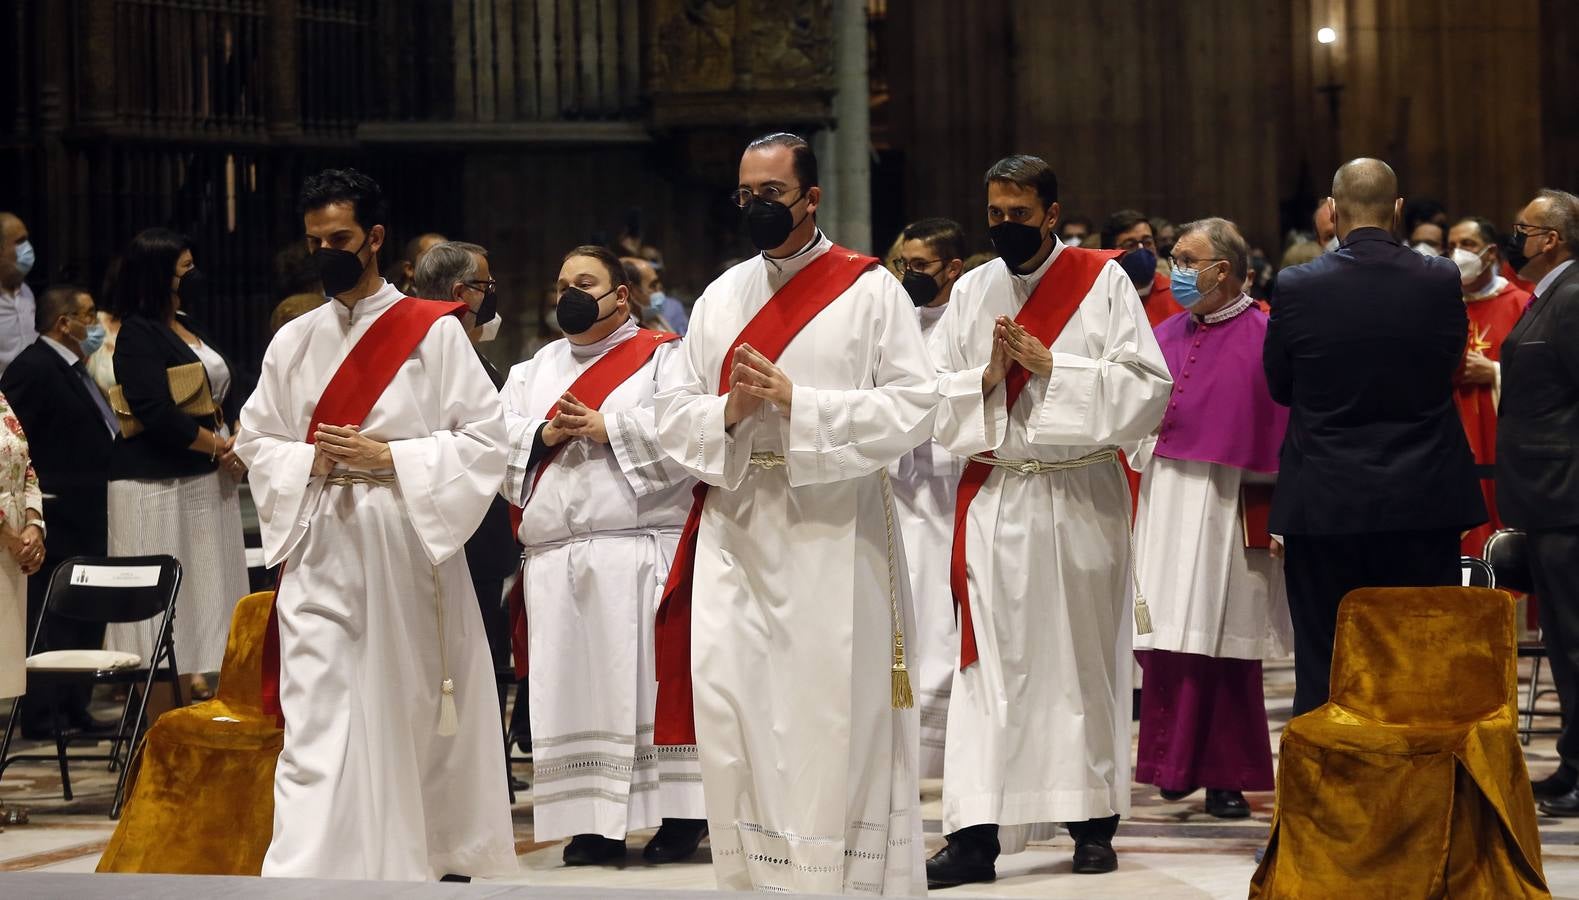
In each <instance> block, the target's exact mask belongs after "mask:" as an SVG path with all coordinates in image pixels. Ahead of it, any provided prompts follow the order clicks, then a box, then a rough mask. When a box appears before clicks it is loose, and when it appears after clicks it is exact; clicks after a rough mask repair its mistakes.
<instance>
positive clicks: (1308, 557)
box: [1283, 530, 1463, 716]
mask: <svg viewBox="0 0 1579 900" xmlns="http://www.w3.org/2000/svg"><path fill="white" fill-rule="evenodd" d="M1284 546H1285V547H1286V549H1287V552H1286V554H1285V556H1284V560H1283V577H1284V580H1285V582H1286V583H1287V585H1288V612H1289V616H1290V617H1291V618H1292V619H1293V622H1294V715H1296V716H1297V715H1299V714H1301V713H1307V712H1310V711H1311V710H1313V709H1315V708H1316V707H1318V706H1320V705H1322V704H1323V703H1326V702H1327V693H1328V690H1329V688H1330V685H1331V681H1332V643H1333V638H1334V636H1335V634H1336V632H1337V627H1338V603H1339V601H1341V600H1342V599H1343V597H1344V595H1345V594H1347V593H1349V592H1350V591H1352V590H1354V589H1356V588H1362V587H1441V586H1446V585H1458V584H1462V583H1463V576H1462V575H1461V574H1460V570H1459V562H1458V560H1459V537H1458V531H1457V530H1451V531H1389V532H1377V533H1374V534H1336V535H1304V534H1291V535H1288V536H1286V537H1285V539H1284Z"/></svg>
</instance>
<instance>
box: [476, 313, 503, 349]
mask: <svg viewBox="0 0 1579 900" xmlns="http://www.w3.org/2000/svg"><path fill="white" fill-rule="evenodd" d="M502 318H503V317H502V316H500V315H499V314H498V313H494V314H493V318H491V319H489V320H488V321H487V322H484V323H483V326H482V331H481V332H480V333H478V335H477V343H479V344H486V343H488V342H489V341H491V340H493V339H494V338H496V337H498V336H499V322H500V321H501V320H502Z"/></svg>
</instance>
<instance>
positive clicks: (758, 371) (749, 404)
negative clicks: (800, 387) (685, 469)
mask: <svg viewBox="0 0 1579 900" xmlns="http://www.w3.org/2000/svg"><path fill="white" fill-rule="evenodd" d="M794 399H795V384H794V382H792V381H790V380H789V376H788V375H785V374H784V370H783V369H780V368H779V367H778V366H775V365H774V364H773V362H772V360H770V359H768V358H767V357H766V356H763V355H762V354H761V353H759V352H757V349H756V348H755V347H753V346H751V345H750V344H741V345H740V346H739V347H736V348H735V356H734V365H733V366H732V367H731V368H730V370H729V399H727V400H725V401H724V426H725V427H726V428H728V427H733V426H734V424H735V423H737V422H739V421H740V420H741V419H744V418H745V417H746V416H749V415H751V414H752V413H755V412H756V411H757V410H758V409H759V408H761V406H762V401H764V400H766V401H768V402H769V403H772V404H773V405H774V406H775V407H777V409H778V411H779V415H782V416H786V417H787V416H789V414H790V403H791V402H792V401H793V400H794Z"/></svg>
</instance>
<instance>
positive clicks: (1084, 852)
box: [1075, 840, 1118, 875]
mask: <svg viewBox="0 0 1579 900" xmlns="http://www.w3.org/2000/svg"><path fill="white" fill-rule="evenodd" d="M1117 868H1118V854H1117V853H1115V852H1113V845H1112V844H1110V843H1108V842H1107V841H1100V840H1088V841H1082V842H1081V843H1078V844H1076V845H1075V874H1076V875H1106V874H1107V873H1108V872H1111V871H1113V870H1114V869H1117Z"/></svg>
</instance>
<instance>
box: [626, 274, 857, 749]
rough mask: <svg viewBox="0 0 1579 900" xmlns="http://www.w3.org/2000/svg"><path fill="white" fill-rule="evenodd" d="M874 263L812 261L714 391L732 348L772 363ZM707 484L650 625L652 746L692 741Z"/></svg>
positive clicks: (750, 326) (721, 389) (744, 334)
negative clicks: (654, 683) (696, 587)
mask: <svg viewBox="0 0 1579 900" xmlns="http://www.w3.org/2000/svg"><path fill="white" fill-rule="evenodd" d="M875 265H877V260H876V259H874V258H873V257H870V256H862V255H861V254H859V253H853V252H851V251H849V250H846V249H845V248H843V247H840V246H839V245H837V244H835V245H834V246H832V247H829V248H828V252H826V253H824V254H823V255H822V256H820V257H818V258H817V259H815V260H812V262H811V263H810V264H808V265H807V266H806V268H804V269H802V270H801V271H800V272H798V273H796V274H795V275H794V276H792V277H791V278H790V280H789V281H788V282H786V283H785V284H784V286H783V287H781V288H779V289H778V290H777V291H776V292H774V294H773V296H772V297H771V298H769V300H768V302H767V305H765V306H763V307H762V308H761V309H759V310H757V314H756V315H755V316H752V318H751V321H750V322H748V323H746V327H745V328H744V329H743V330H742V331H741V332H740V334H739V335H738V336H737V337H736V338H735V340H734V343H732V344H730V345H729V349H728V350H727V351H725V353H724V357H723V365H722V368H721V370H720V371H719V373H718V393H719V394H721V395H722V394H727V393H729V373H730V371H731V370H732V369H733V368H734V357H735V349H736V348H737V347H739V346H740V345H741V344H750V345H751V346H752V347H753V348H755V349H756V351H757V352H758V353H761V354H762V355H763V356H765V357H767V358H768V359H770V360H772V361H774V362H777V361H778V358H779V356H780V355H782V354H783V353H784V348H785V347H788V346H789V343H790V341H792V340H794V339H795V336H796V335H797V334H800V332H801V329H803V328H805V327H806V326H807V325H808V324H810V323H811V320H812V319H815V318H816V317H817V314H818V313H820V312H822V311H823V310H824V309H827V308H828V305H829V304H831V303H833V301H835V300H837V299H838V298H839V297H840V296H842V295H843V294H844V292H845V291H847V290H849V289H850V286H851V285H853V284H855V280H856V279H857V278H859V277H861V273H863V272H865V271H866V270H867V269H870V268H871V267H873V266H875ZM707 487H708V486H707V485H706V484H703V483H699V484H697V486H696V489H695V491H694V496H695V498H696V499H694V500H693V501H692V502H691V512H690V513H689V514H688V515H687V516H686V517H685V529H684V530H683V531H681V532H680V546H679V548H678V549H677V550H676V551H675V555H674V563H673V565H671V566H670V568H669V583H668V584H667V585H665V586H664V589H663V602H662V603H661V604H660V605H659V607H658V616H657V623H656V626H655V628H654V644H655V647H654V655H655V662H656V665H657V674H658V702H657V710H656V712H657V722H656V725H655V730H654V735H653V743H654V744H657V745H659V746H672V745H677V744H694V743H696V710H695V707H694V706H693V705H692V700H691V579H692V577H693V576H694V575H695V573H696V539H697V532H698V530H699V529H700V527H701V523H702V506H703V504H704V503H706V501H707Z"/></svg>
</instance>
